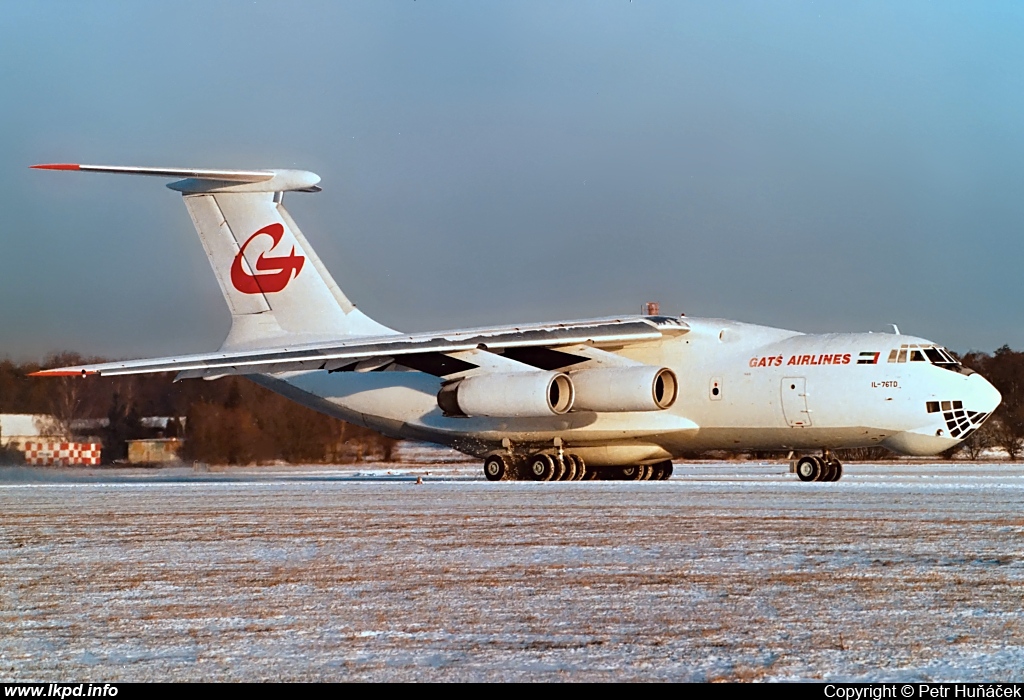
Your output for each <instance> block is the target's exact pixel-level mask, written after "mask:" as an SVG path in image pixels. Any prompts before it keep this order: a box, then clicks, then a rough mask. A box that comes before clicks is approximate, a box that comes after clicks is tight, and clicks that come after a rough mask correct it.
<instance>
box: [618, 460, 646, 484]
mask: <svg viewBox="0 0 1024 700" xmlns="http://www.w3.org/2000/svg"><path fill="white" fill-rule="evenodd" d="M619 475H620V476H619V479H620V480H621V481H642V480H643V478H644V468H643V467H642V466H641V465H639V464H627V465H626V466H624V467H619Z"/></svg>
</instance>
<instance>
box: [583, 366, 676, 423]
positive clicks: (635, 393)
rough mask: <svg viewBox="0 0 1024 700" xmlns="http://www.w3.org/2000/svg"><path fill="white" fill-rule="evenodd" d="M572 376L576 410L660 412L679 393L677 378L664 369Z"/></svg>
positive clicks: (607, 370)
mask: <svg viewBox="0 0 1024 700" xmlns="http://www.w3.org/2000/svg"><path fill="white" fill-rule="evenodd" d="M571 376H572V383H573V387H574V388H575V390H576V400H575V401H574V402H573V410H576V411H603V412H609V413H620V412H625V411H663V410H665V409H666V408H668V407H669V406H671V405H672V404H674V403H675V402H676V395H677V394H678V392H679V382H678V381H676V375H675V373H674V372H673V371H672V370H670V369H668V368H667V367H650V366H642V367H607V368H601V369H581V370H579V371H576V372H573V373H572V375H571Z"/></svg>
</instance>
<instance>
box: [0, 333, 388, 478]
mask: <svg viewBox="0 0 1024 700" xmlns="http://www.w3.org/2000/svg"><path fill="white" fill-rule="evenodd" d="M102 361H103V360H102V359H99V358H83V357H81V356H80V355H77V354H75V353H62V354H59V355H53V356H50V357H48V358H46V360H44V362H43V363H42V364H39V363H21V364H19V363H15V362H12V361H11V360H3V361H0V413H34V414H48V415H51V416H53V421H54V425H53V426H52V427H51V429H52V430H53V431H54V432H55V433H56V434H60V435H63V436H66V437H69V438H70V437H76V438H85V437H89V436H95V437H98V438H100V439H101V440H102V441H103V446H104V447H103V461H104V462H105V463H112V462H116V461H119V460H123V459H125V458H126V457H127V444H126V441H127V440H134V439H140V438H148V437H153V436H154V431H153V430H152V429H150V428H147V427H146V426H144V425H143V423H142V419H143V418H144V417H146V416H170V417H173V418H177V417H179V416H180V417H184V418H185V421H184V426H182V425H180V424H179V423H178V422H177V421H176V420H172V421H170V422H169V423H168V426H167V428H166V430H165V431H164V434H163V435H162V437H183V438H185V440H184V445H183V452H182V455H181V456H182V459H185V460H188V461H199V462H205V463H208V464H261V463H262V464H266V463H272V462H277V461H284V462H290V463H293V464H310V463H334V464H340V463H346V462H354V461H362V460H363V459H374V460H383V461H391V460H392V458H393V455H394V447H395V442H396V441H395V440H394V439H392V438H388V437H385V436H383V435H380V434H379V433H376V432H374V431H372V430H368V429H366V428H363V427H360V426H356V425H352V424H350V423H346V422H344V421H341V420H338V419H336V418H331V417H330V416H325V415H323V414H322V413H317V412H316V411H313V410H310V409H308V408H304V407H303V406H300V405H298V404H296V403H294V402H292V401H289V400H287V399H285V398H284V397H282V396H279V395H277V394H275V393H273V392H271V391H268V390H267V389H264V388H262V387H260V386H257V385H256V384H253V383H252V382H250V381H248V380H247V379H245V378H244V377H235V376H229V377H224V378H222V379H218V380H215V381H202V380H188V381H182V382H174V381H173V380H174V375H173V374H157V375H129V376H120V377H89V378H87V379H82V378H81V377H29V376H27V375H28V374H29V373H31V372H35V371H37V370H39V369H42V368H45V367H66V366H68V365H78V364H86V363H93V362H102ZM90 419H91V420H93V421H94V423H95V421H96V419H106V421H103V422H104V423H105V425H104V426H102V427H99V428H95V429H91V430H88V431H87V432H88V435H87V434H85V433H84V432H83V431H81V430H76V428H75V425H76V423H78V424H80V423H81V422H82V421H87V420H90Z"/></svg>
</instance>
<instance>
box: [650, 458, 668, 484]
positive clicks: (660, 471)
mask: <svg viewBox="0 0 1024 700" xmlns="http://www.w3.org/2000/svg"><path fill="white" fill-rule="evenodd" d="M670 476H672V462H670V461H669V460H665V461H664V462H658V463H657V464H652V465H651V481H664V480H665V479H667V478H669V477H670Z"/></svg>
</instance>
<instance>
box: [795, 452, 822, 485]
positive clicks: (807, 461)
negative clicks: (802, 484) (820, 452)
mask: <svg viewBox="0 0 1024 700" xmlns="http://www.w3.org/2000/svg"><path fill="white" fill-rule="evenodd" d="M822 466H823V465H822V463H821V460H820V459H818V458H817V457H814V456H813V455H808V456H806V457H801V458H800V459H799V460H798V461H797V463H796V475H797V476H798V477H800V481H821V472H822Z"/></svg>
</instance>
